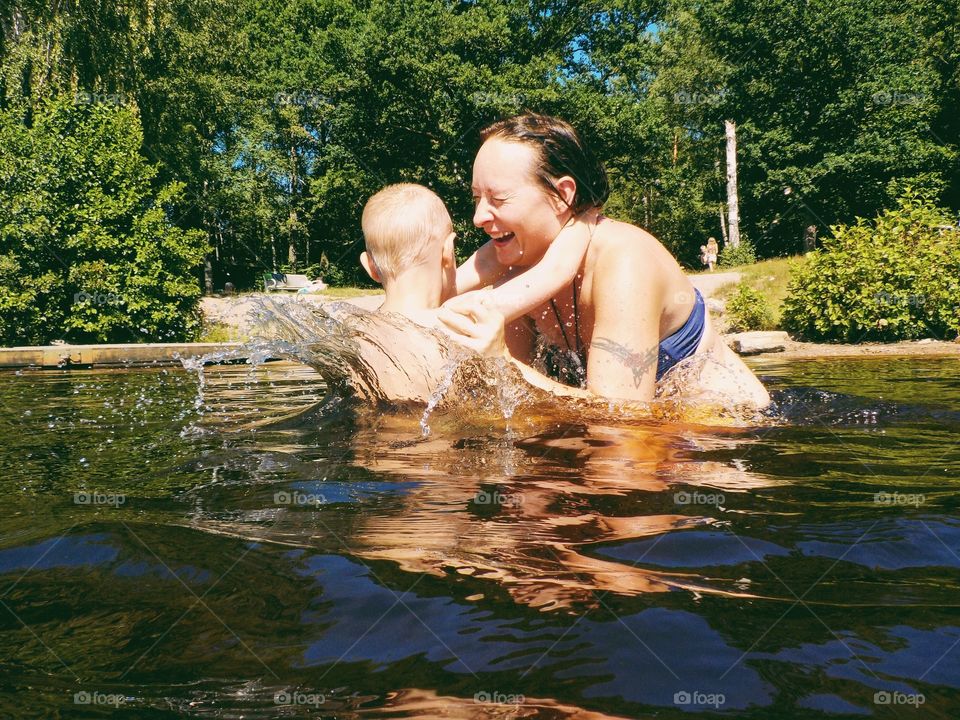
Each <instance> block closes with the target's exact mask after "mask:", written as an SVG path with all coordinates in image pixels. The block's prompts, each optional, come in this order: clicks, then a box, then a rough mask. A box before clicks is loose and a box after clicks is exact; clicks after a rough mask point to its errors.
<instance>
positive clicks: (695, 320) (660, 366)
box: [657, 289, 707, 380]
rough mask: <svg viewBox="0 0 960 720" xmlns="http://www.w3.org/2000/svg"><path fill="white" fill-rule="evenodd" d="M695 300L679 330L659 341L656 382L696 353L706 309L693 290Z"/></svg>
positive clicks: (697, 292) (701, 299)
mask: <svg viewBox="0 0 960 720" xmlns="http://www.w3.org/2000/svg"><path fill="white" fill-rule="evenodd" d="M694 292H695V293H696V299H695V300H694V303H693V310H691V311H690V317H688V318H687V321H686V322H685V323H684V324H683V327H681V328H680V329H679V330H677V331H676V332H675V333H674V334H673V335H671V336H670V337H668V338H664V339H663V340H661V341H660V354H659V357H658V358H657V380H659V379H660V378H662V377H663V376H664V375H665V374H666V372H667V371H668V370H669V369H670V368H672V367H673V366H674V365H676V364H677V363H678V362H680V361H681V360H683V359H685V358H688V357H690V356H691V355H693V354H694V353H695V352H696V351H697V346H698V345H699V344H700V339H701V338H702V337H703V328H704V323H705V321H706V314H707V309H706V306H705V305H704V304H703V295H701V294H700V291H699V290H696V289H695V290H694Z"/></svg>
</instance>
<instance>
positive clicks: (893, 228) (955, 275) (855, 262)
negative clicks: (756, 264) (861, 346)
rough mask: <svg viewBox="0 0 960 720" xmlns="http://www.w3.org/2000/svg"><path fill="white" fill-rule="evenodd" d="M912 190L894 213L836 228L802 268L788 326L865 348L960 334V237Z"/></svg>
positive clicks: (793, 285)
mask: <svg viewBox="0 0 960 720" xmlns="http://www.w3.org/2000/svg"><path fill="white" fill-rule="evenodd" d="M948 224H950V218H949V216H948V215H947V213H946V212H945V211H943V210H940V209H938V208H937V207H936V206H935V204H934V203H933V202H932V199H931V198H930V197H929V195H922V194H918V193H916V192H915V191H913V190H910V189H909V188H908V189H907V190H906V191H905V192H904V194H903V196H902V197H901V198H900V200H899V201H898V204H897V207H896V208H895V209H893V210H885V211H883V212H882V213H881V214H880V216H879V217H878V218H877V219H876V220H874V221H872V222H868V221H866V220H863V219H859V218H858V219H857V222H856V223H855V224H853V225H840V226H836V227H834V228H833V236H832V237H829V238H826V239H825V240H824V244H823V248H822V249H821V250H818V251H816V252H814V253H810V254H809V255H808V256H807V258H806V263H805V265H804V266H802V267H798V268H797V269H796V271H795V272H794V274H793V277H792V279H791V282H790V286H789V294H788V296H787V299H786V301H785V303H784V308H783V324H784V327H785V328H786V329H787V330H789V331H790V332H792V333H794V334H796V335H798V336H800V337H802V338H805V339H810V340H825V341H841V342H862V341H866V340H875V341H894V340H912V339H916V338H924V337H933V338H941V339H951V340H952V339H953V338H954V337H956V335H957V334H958V332H960V232H957V231H951V230H944V229H943V226H945V225H948Z"/></svg>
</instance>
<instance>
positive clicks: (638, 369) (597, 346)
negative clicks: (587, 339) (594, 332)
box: [590, 338, 660, 387]
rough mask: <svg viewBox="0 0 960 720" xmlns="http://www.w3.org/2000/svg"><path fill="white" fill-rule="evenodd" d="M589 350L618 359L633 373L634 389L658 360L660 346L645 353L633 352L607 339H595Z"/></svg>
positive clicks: (655, 346)
mask: <svg viewBox="0 0 960 720" xmlns="http://www.w3.org/2000/svg"><path fill="white" fill-rule="evenodd" d="M590 349H591V350H604V351H606V352H608V353H610V354H611V355H613V356H615V357H617V358H619V359H620V362H622V363H623V364H624V365H626V366H627V367H628V368H630V370H631V371H632V372H633V384H634V387H640V383H641V382H642V381H643V376H644V375H646V374H647V371H648V370H649V369H650V367H651V366H653V365H656V363H657V361H658V360H659V359H660V346H659V345H654V346H653V347H652V348H650V349H648V350H647V351H646V352H643V353H639V352H634V351H633V350H632V349H631V348H629V347H627V346H626V345H624V344H623V343H618V342H614V341H613V340H611V339H609V338H597V339H595V340H594V341H593V342H591V343H590Z"/></svg>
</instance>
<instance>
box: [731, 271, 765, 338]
mask: <svg viewBox="0 0 960 720" xmlns="http://www.w3.org/2000/svg"><path fill="white" fill-rule="evenodd" d="M727 317H728V319H729V320H730V330H731V331H732V332H744V331H747V330H770V329H771V328H772V327H773V312H772V311H771V310H770V306H769V304H768V303H767V300H766V298H765V297H764V296H763V294H762V293H760V292H759V291H757V290H755V289H753V288H752V287H750V286H749V285H748V284H746V283H743V282H742V283H740V284H739V285H737V288H736V290H734V293H733V295H731V296H730V298H729V299H728V300H727Z"/></svg>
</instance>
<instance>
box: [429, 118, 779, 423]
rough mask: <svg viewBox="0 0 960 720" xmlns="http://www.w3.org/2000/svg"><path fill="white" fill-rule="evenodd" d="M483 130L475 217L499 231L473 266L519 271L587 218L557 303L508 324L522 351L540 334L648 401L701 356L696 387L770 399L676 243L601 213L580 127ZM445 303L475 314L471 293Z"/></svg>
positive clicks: (599, 176) (600, 383) (606, 387)
mask: <svg viewBox="0 0 960 720" xmlns="http://www.w3.org/2000/svg"><path fill="white" fill-rule="evenodd" d="M481 138H482V140H483V144H482V146H481V148H480V150H479V152H478V153H477V157H476V160H475V162H474V167H473V195H474V199H475V202H476V210H475V212H474V217H473V222H474V225H476V226H477V227H479V228H482V229H483V230H484V232H486V233H487V235H488V236H489V237H490V238H491V239H490V241H489V242H488V243H487V245H485V246H484V247H483V248H481V250H479V251H478V253H477V255H476V256H475V257H474V258H471V260H468V261H467V263H465V266H469V267H470V268H471V273H474V274H475V270H476V268H477V267H478V266H480V267H482V266H484V264H487V265H489V264H490V263H493V262H495V263H496V264H497V265H499V267H500V268H501V269H505V275H504V278H507V279H509V278H512V277H516V276H517V275H519V274H520V273H522V272H524V271H525V270H527V269H528V268H530V267H531V266H533V265H535V264H536V263H537V262H538V261H539V260H540V259H541V258H542V257H543V255H544V253H545V252H546V251H547V248H548V247H550V245H551V243H552V242H553V241H554V239H555V238H557V236H558V235H559V234H560V232H561V230H563V229H565V228H567V227H570V226H572V225H575V224H580V225H582V226H584V227H586V228H587V229H588V231H589V236H590V238H589V244H588V245H587V249H586V252H585V253H584V256H583V259H582V261H581V262H580V265H579V268H578V270H577V272H576V275H575V276H573V277H569V278H558V285H557V287H559V288H560V289H559V290H558V292H557V293H556V294H555V295H554V296H553V298H552V299H551V300H549V301H548V302H547V303H544V304H542V305H540V306H539V307H535V308H532V309H531V310H530V311H529V312H528V313H527V314H526V316H525V317H524V318H522V319H521V320H520V321H519V322H517V323H512V324H511V325H510V326H509V327H508V328H507V333H506V340H507V345H508V347H509V349H510V352H511V354H512V355H513V356H514V357H515V358H517V359H518V360H521V361H522V362H526V363H529V362H531V361H532V359H533V357H534V354H535V349H536V347H537V343H538V338H540V339H541V342H542V341H543V340H545V341H546V343H547V344H548V345H549V346H552V348H554V351H555V350H556V349H559V350H560V351H561V353H556V352H554V353H553V354H554V356H558V355H560V354H563V355H566V356H567V357H571V358H573V365H574V366H576V365H577V364H578V363H579V364H580V367H581V368H582V369H583V370H585V373H584V374H583V379H584V381H585V385H586V388H587V389H588V390H589V391H591V392H592V393H594V394H596V395H600V396H603V397H606V398H611V399H625V400H639V401H649V400H651V399H653V397H654V393H655V391H656V387H657V380H658V379H661V378H663V377H664V375H665V374H666V373H667V371H668V370H670V369H671V368H672V367H673V366H675V365H676V364H677V363H678V362H680V361H681V360H685V359H687V358H689V357H692V356H694V355H697V356H701V357H702V358H703V359H704V360H705V362H704V363H702V368H700V371H699V377H698V378H697V380H696V384H697V385H699V389H700V390H705V391H707V392H708V393H709V394H718V395H721V396H724V397H725V398H727V399H732V400H734V401H738V402H750V403H752V404H754V405H757V406H761V407H762V406H765V405H767V404H768V403H769V400H770V398H769V396H768V395H767V392H766V390H765V389H764V388H763V385H762V384H761V383H760V382H759V381H758V380H757V379H756V377H755V376H754V375H753V374H752V373H751V372H750V370H749V369H748V368H747V367H746V365H744V364H743V362H742V361H741V360H740V358H738V357H737V356H736V355H735V354H734V353H733V352H732V351H731V350H730V349H729V348H728V347H727V346H726V345H725V344H724V342H723V340H722V338H721V337H720V336H719V334H718V333H717V332H716V331H715V330H714V328H713V327H712V325H711V323H710V319H709V316H708V315H707V313H706V310H705V308H704V304H703V298H702V297H701V295H700V293H699V292H698V291H696V290H695V289H694V287H693V286H692V285H691V283H690V281H689V280H688V279H687V277H686V275H684V273H683V271H682V270H681V269H680V266H679V265H678V264H677V261H676V260H675V259H674V258H673V256H672V255H671V254H670V252H669V251H668V250H667V249H666V248H664V246H663V245H662V244H661V243H660V242H659V241H658V240H657V239H656V238H655V237H653V236H652V235H651V234H650V233H648V232H646V231H645V230H643V229H641V228H639V227H636V226H635V225H631V224H629V223H624V222H620V221H617V220H613V219H611V218H607V217H605V216H604V215H603V214H602V212H601V210H602V207H603V204H604V202H605V201H606V199H607V196H608V194H609V186H608V183H607V175H606V171H605V170H604V168H603V165H602V164H601V163H600V162H599V161H598V160H597V159H596V158H595V157H594V156H593V154H592V153H591V152H590V151H589V149H588V148H586V146H585V145H584V143H583V141H582V140H581V138H580V136H579V135H578V134H577V132H576V130H574V129H573V127H571V126H570V125H569V124H568V123H566V122H564V121H562V120H559V119H557V118H553V117H550V116H546V115H537V114H533V113H527V114H524V115H518V116H516V117H511V118H508V119H506V120H501V121H499V122H496V123H494V124H492V125H490V126H488V127H487V128H485V129H484V130H483V131H482V132H481ZM485 258H486V259H485ZM480 275H481V277H482V276H483V273H481V274H480ZM560 283H562V286H561V284H560ZM458 289H461V290H462V287H460V283H459V275H458ZM447 307H449V308H450V309H452V310H454V311H456V312H459V313H461V314H462V315H467V316H475V317H476V316H477V313H476V312H475V310H476V300H475V299H471V300H465V301H461V302H460V303H458V302H457V301H456V300H455V301H451V303H450V304H449V305H448V306H447ZM450 326H451V329H453V330H454V331H455V332H459V333H461V334H462V335H465V336H466V337H467V338H474V339H475V338H476V337H477V336H478V335H480V334H482V333H483V332H486V331H487V330H488V329H489V323H487V324H486V326H484V327H483V328H482V327H481V325H478V324H476V323H470V322H464V321H459V318H458V321H457V322H454V323H451V324H450Z"/></svg>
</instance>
